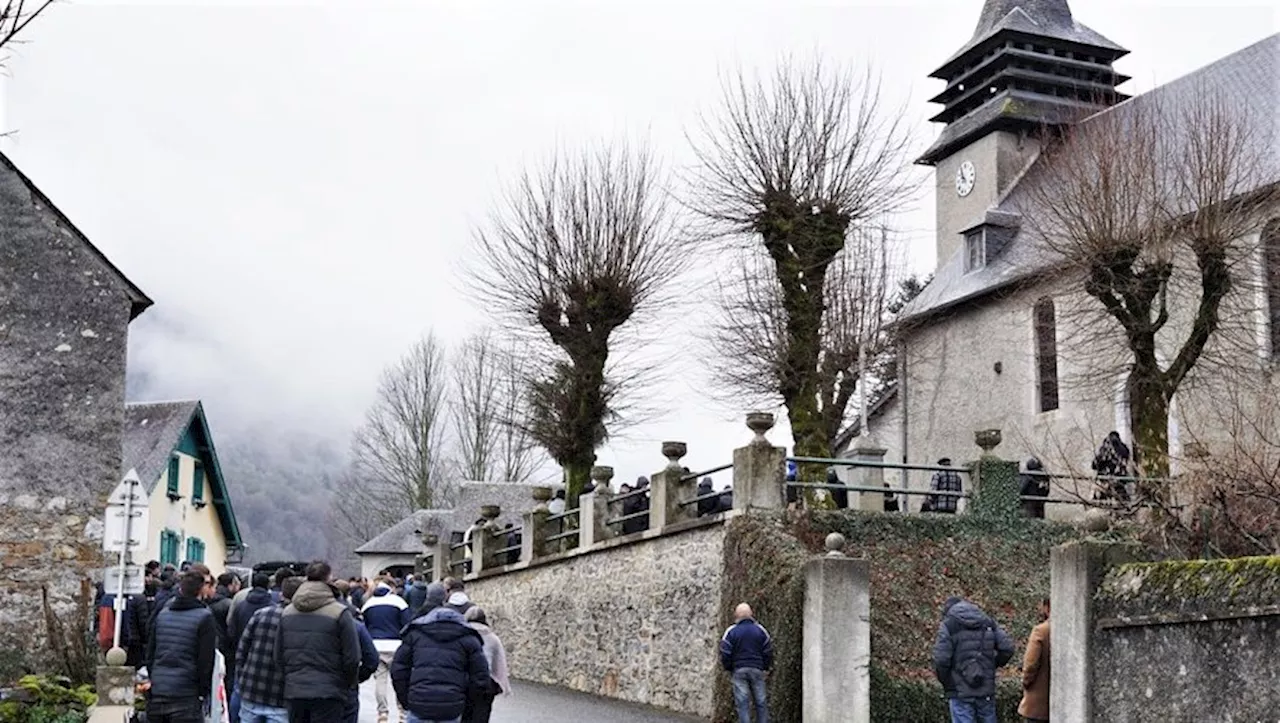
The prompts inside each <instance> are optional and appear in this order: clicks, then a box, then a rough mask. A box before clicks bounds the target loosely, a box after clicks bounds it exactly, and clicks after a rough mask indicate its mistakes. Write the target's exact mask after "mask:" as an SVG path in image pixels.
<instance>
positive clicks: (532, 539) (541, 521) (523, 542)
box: [520, 505, 551, 562]
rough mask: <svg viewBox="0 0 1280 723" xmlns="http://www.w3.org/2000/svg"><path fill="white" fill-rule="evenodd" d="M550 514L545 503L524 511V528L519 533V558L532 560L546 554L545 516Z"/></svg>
mask: <svg viewBox="0 0 1280 723" xmlns="http://www.w3.org/2000/svg"><path fill="white" fill-rule="evenodd" d="M550 514H551V512H550V511H549V510H547V508H546V505H541V506H540V507H538V508H536V509H534V510H532V511H530V512H526V513H524V530H522V531H521V535H520V559H521V560H525V561H527V562H533V561H534V560H536V559H538V558H539V557H542V556H543V555H544V554H546V549H547V516H548V515H550Z"/></svg>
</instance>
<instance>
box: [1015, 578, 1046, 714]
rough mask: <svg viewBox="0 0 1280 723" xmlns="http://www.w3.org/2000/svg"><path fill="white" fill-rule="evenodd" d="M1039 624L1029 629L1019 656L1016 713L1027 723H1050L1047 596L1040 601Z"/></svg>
mask: <svg viewBox="0 0 1280 723" xmlns="http://www.w3.org/2000/svg"><path fill="white" fill-rule="evenodd" d="M1039 614H1040V624H1039V625H1037V626H1035V627H1034V628H1032V629H1031V637H1030V638H1028V639H1027V653H1026V656H1025V657H1024V658H1023V659H1022V703H1020V704H1019V705H1018V715H1020V716H1022V720H1024V721H1026V723H1049V660H1050V659H1051V656H1050V649H1049V598H1045V599H1044V600H1042V601H1041V602H1040V610H1039Z"/></svg>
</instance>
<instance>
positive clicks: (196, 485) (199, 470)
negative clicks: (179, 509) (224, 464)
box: [191, 462, 204, 502]
mask: <svg viewBox="0 0 1280 723" xmlns="http://www.w3.org/2000/svg"><path fill="white" fill-rule="evenodd" d="M191 501H192V502H204V465H202V464H200V463H199V462H196V474H195V478H194V480H193V481H192V483H191Z"/></svg>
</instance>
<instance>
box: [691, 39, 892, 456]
mask: <svg viewBox="0 0 1280 723" xmlns="http://www.w3.org/2000/svg"><path fill="white" fill-rule="evenodd" d="M909 148H910V136H909V134H908V133H907V132H906V123H905V122H904V116H903V112H902V111H901V109H899V110H897V111H894V112H887V111H886V109H885V108H884V107H883V103H882V102H881V100H880V94H879V83H878V81H876V80H875V79H874V78H873V77H872V76H871V75H870V74H868V75H866V76H865V77H863V78H861V79H858V78H855V77H854V76H852V75H851V74H850V73H848V72H845V71H841V70H834V71H832V70H828V69H827V68H826V67H824V66H823V65H821V64H820V63H814V64H812V65H810V66H808V67H800V66H795V65H791V64H788V63H784V64H782V65H780V66H779V68H778V69H777V71H776V72H775V73H774V75H773V77H772V78H771V79H769V80H768V81H766V80H764V79H756V80H748V79H746V78H745V77H744V76H743V75H742V74H739V75H738V76H737V77H736V78H735V79H733V80H732V81H729V82H726V83H725V86H724V97H723V107H722V108H721V111H720V113H719V114H718V115H716V116H714V117H712V118H709V119H707V120H705V121H704V123H703V127H702V133H701V136H700V138H698V139H697V140H695V142H694V150H695V153H696V154H697V157H698V160H699V162H700V167H699V170H698V171H697V173H696V174H695V177H694V178H693V182H694V185H695V187H696V189H697V193H696V195H695V197H694V198H693V200H692V203H691V205H692V206H693V208H694V209H695V210H696V211H697V212H698V213H700V214H701V215H702V216H703V218H705V219H706V220H707V221H708V222H709V223H710V224H711V226H712V230H713V232H714V236H715V237H717V238H721V239H731V240H736V241H745V242H746V243H745V246H746V248H747V249H751V250H752V251H749V252H748V253H749V256H748V258H747V261H746V265H745V271H744V273H743V277H742V279H741V281H742V286H741V288H740V289H739V290H737V291H734V290H732V289H731V287H727V286H722V289H726V290H729V291H730V293H729V297H730V299H729V301H728V302H727V304H726V314H725V321H726V323H725V324H722V328H721V329H720V332H721V333H725V341H729V340H736V341H737V342H739V344H738V345H736V346H734V347H729V349H732V353H734V354H735V355H736V354H739V353H744V354H745V356H746V357H747V358H748V359H747V364H746V365H745V366H746V367H749V368H752V369H753V371H754V372H759V373H761V374H764V375H767V376H765V378H766V379H768V383H767V384H765V383H763V380H756V381H754V382H750V381H749V380H747V379H745V378H744V377H745V375H744V374H741V373H735V374H732V375H731V376H730V377H729V378H728V380H727V383H728V384H729V385H731V386H740V387H741V388H743V389H744V390H753V391H755V392H763V393H765V394H767V395H768V396H770V397H774V398H780V399H781V401H782V402H783V404H785V405H786V408H787V416H788V418H789V419H790V422H791V431H792V435H793V437H794V439H795V448H796V451H797V453H799V454H803V455H811V456H818V457H824V456H828V455H830V454H831V442H832V440H833V439H834V437H835V432H833V431H832V429H836V430H837V431H838V428H839V427H840V425H841V424H842V423H843V422H844V412H845V407H846V406H847V404H848V400H849V398H850V396H851V395H852V393H853V391H854V387H856V384H857V375H856V373H852V372H851V369H853V368H856V362H857V352H856V347H857V345H858V343H859V342H860V341H861V340H862V339H864V338H866V337H867V336H868V332H869V329H868V327H869V326H871V325H872V324H873V322H872V320H874V324H875V325H878V324H879V320H880V319H881V318H882V316H883V315H882V312H883V308H884V303H885V294H884V288H885V284H884V282H883V280H882V279H883V277H884V276H885V274H884V273H883V272H884V269H883V268H880V269H876V268H875V266H874V264H872V263H868V261H870V260H874V259H875V258H877V256H878V254H877V253H876V243H877V241H876V239H874V237H873V238H871V239H868V238H867V237H866V236H865V235H863V234H864V233H865V232H867V231H869V230H870V229H871V227H872V226H873V224H875V222H877V221H878V220H882V219H883V218H884V217H885V216H886V215H887V214H889V213H892V212H894V211H897V210H900V209H901V208H902V207H903V206H904V205H905V204H906V203H908V202H909V201H910V200H911V198H912V197H913V195H914V191H915V189H916V187H917V184H916V183H915V182H914V181H913V179H912V177H911V174H910V172H909V169H910V156H909V155H908V151H909ZM849 238H853V239H855V240H856V243H855V246H854V248H853V250H852V251H851V252H849V253H842V252H844V251H845V250H846V240H847V239H849ZM766 259H767V261H766ZM868 274H869V275H870V276H871V277H876V276H879V277H880V278H881V280H879V281H876V282H874V283H869V281H870V279H868V278H864V277H866V276H868ZM766 280H767V282H766ZM849 293H852V294H854V296H848V295H846V294H849ZM743 348H745V349H748V350H749V351H746V352H743V351H742V350H743ZM726 351H728V349H726ZM723 366H724V367H728V366H730V365H729V364H728V363H725V364H724V365H723Z"/></svg>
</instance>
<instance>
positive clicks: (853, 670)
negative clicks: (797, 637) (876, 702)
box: [801, 532, 871, 723]
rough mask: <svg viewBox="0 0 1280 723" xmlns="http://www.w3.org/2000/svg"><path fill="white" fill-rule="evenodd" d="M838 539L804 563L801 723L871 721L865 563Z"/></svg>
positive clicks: (868, 598)
mask: <svg viewBox="0 0 1280 723" xmlns="http://www.w3.org/2000/svg"><path fill="white" fill-rule="evenodd" d="M844 544H845V540H844V536H843V535H841V534H840V533H838V532H833V533H831V534H830V535H827V554H826V555H825V556H824V557H820V558H817V559H814V560H810V561H809V562H808V563H806V564H805V567H804V668H803V672H802V674H801V677H802V686H803V688H804V714H803V718H804V723H870V721H871V668H870V666H871V565H870V563H868V562H867V561H866V560H854V559H851V558H848V557H845V555H844V552H843V549H844Z"/></svg>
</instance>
